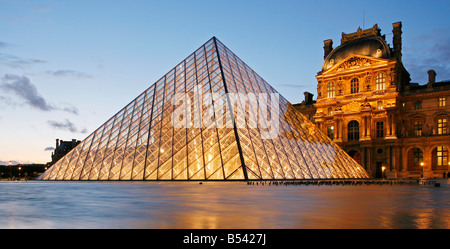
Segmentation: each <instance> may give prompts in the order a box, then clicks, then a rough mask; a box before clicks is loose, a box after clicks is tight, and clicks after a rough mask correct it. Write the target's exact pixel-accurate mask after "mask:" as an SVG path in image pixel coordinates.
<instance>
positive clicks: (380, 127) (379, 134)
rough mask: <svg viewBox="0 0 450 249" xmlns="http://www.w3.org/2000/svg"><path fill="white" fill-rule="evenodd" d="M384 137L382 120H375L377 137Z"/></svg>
mask: <svg viewBox="0 0 450 249" xmlns="http://www.w3.org/2000/svg"><path fill="white" fill-rule="evenodd" d="M382 137H384V122H377V138H382Z"/></svg>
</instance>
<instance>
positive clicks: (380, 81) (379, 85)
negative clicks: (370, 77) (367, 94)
mask: <svg viewBox="0 0 450 249" xmlns="http://www.w3.org/2000/svg"><path fill="white" fill-rule="evenodd" d="M375 83H376V90H377V91H380V90H384V88H385V84H386V75H385V74H384V73H379V74H377V77H376V78H375Z"/></svg>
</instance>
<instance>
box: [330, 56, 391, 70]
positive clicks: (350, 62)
mask: <svg viewBox="0 0 450 249" xmlns="http://www.w3.org/2000/svg"><path fill="white" fill-rule="evenodd" d="M388 61H389V60H388V59H382V58H373V57H369V56H363V55H355V54H354V55H351V56H349V57H347V58H346V59H344V60H342V61H341V62H339V63H338V64H336V65H334V66H333V67H331V68H330V69H328V70H327V71H325V72H323V74H330V73H336V72H341V71H345V70H349V69H358V68H366V67H371V66H375V65H382V64H387V63H388Z"/></svg>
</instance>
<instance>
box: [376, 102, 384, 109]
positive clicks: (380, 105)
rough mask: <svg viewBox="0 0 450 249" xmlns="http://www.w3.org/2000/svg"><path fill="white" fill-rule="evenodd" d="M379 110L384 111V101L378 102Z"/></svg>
mask: <svg viewBox="0 0 450 249" xmlns="http://www.w3.org/2000/svg"><path fill="white" fill-rule="evenodd" d="M377 109H378V110H383V101H378V102H377Z"/></svg>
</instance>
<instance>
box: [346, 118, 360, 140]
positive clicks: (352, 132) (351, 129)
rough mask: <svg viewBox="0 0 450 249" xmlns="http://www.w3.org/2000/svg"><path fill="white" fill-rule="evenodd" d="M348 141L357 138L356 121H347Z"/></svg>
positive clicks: (357, 128) (357, 126)
mask: <svg viewBox="0 0 450 249" xmlns="http://www.w3.org/2000/svg"><path fill="white" fill-rule="evenodd" d="M347 128H348V141H358V140H359V123H358V121H355V120H353V121H350V122H349V123H348V126H347Z"/></svg>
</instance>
